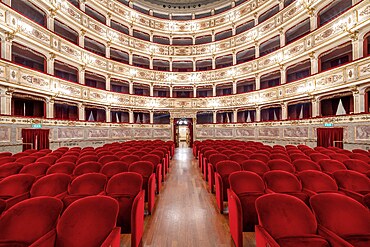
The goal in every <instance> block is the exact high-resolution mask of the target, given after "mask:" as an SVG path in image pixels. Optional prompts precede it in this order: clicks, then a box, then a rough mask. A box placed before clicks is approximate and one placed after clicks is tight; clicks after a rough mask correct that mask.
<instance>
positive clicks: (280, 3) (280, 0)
mask: <svg viewBox="0 0 370 247" xmlns="http://www.w3.org/2000/svg"><path fill="white" fill-rule="evenodd" d="M283 8H284V1H282V0H279V10H282V9H283Z"/></svg>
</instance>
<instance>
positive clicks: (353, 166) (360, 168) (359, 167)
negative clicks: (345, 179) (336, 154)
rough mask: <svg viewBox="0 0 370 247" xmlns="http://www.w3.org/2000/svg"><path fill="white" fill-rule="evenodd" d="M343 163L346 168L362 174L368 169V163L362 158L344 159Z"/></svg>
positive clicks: (369, 166) (369, 167)
mask: <svg viewBox="0 0 370 247" xmlns="http://www.w3.org/2000/svg"><path fill="white" fill-rule="evenodd" d="M343 164H344V165H345V166H346V167H347V169H349V170H353V171H356V172H360V173H363V174H366V173H367V172H369V171H370V165H369V164H368V163H366V162H364V161H362V160H357V159H350V160H345V161H343Z"/></svg>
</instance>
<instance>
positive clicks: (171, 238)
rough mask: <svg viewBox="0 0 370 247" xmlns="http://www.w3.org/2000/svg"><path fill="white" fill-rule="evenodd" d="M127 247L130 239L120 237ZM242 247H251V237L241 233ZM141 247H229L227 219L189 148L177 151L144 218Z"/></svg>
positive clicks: (128, 237)
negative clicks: (208, 187)
mask: <svg viewBox="0 0 370 247" xmlns="http://www.w3.org/2000/svg"><path fill="white" fill-rule="evenodd" d="M121 240H122V241H121V246H130V235H128V234H124V235H122V236H121ZM243 241H244V246H250V247H254V246H255V237H254V233H243ZM142 246H154V247H157V246H158V247H162V246H163V247H164V246H168V247H192V246H194V247H198V246H199V247H216V246H217V247H218V246H219V247H232V246H234V243H233V241H232V239H231V235H230V229H229V224H228V216H227V214H226V215H222V214H220V213H219V212H218V210H217V206H216V199H215V195H214V194H211V193H209V192H208V191H207V187H206V183H205V182H204V180H203V179H202V176H201V172H200V171H199V168H198V160H196V159H194V157H193V154H192V150H191V149H190V148H177V149H176V152H175V155H174V157H173V159H172V160H171V169H170V172H169V174H168V176H167V178H166V182H165V184H164V186H163V188H162V190H161V191H160V194H159V195H157V197H156V205H155V209H154V212H153V214H152V215H150V216H146V217H145V226H144V236H143V241H142Z"/></svg>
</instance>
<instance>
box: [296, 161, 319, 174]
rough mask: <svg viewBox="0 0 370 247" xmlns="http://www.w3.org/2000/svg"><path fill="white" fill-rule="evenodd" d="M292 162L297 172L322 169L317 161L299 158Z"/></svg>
mask: <svg viewBox="0 0 370 247" xmlns="http://www.w3.org/2000/svg"><path fill="white" fill-rule="evenodd" d="M292 163H293V165H294V167H295V170H296V171H297V172H301V171H308V170H315V171H321V167H320V166H319V165H318V164H317V163H315V162H313V161H312V160H307V159H298V160H295V161H293V162H292Z"/></svg>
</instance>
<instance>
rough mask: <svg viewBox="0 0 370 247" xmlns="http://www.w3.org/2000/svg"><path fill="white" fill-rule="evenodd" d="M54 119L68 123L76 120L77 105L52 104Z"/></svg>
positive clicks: (59, 102)
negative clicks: (67, 121)
mask: <svg viewBox="0 0 370 247" xmlns="http://www.w3.org/2000/svg"><path fill="white" fill-rule="evenodd" d="M54 118H56V119H62V120H70V121H76V120H78V107H77V105H76V104H73V103H68V102H62V101H56V102H54Z"/></svg>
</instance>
